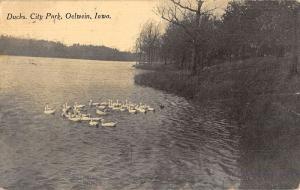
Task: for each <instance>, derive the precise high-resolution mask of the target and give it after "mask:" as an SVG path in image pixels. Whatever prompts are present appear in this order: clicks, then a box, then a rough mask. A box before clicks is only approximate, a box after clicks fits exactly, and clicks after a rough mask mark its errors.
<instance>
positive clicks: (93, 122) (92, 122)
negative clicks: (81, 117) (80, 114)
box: [89, 119, 99, 126]
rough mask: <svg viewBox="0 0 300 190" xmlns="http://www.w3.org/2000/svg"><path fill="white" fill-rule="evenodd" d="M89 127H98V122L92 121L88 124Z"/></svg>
mask: <svg viewBox="0 0 300 190" xmlns="http://www.w3.org/2000/svg"><path fill="white" fill-rule="evenodd" d="M89 125H90V126H98V125H99V122H98V121H94V120H93V119H92V120H91V121H90V122H89Z"/></svg>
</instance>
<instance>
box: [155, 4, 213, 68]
mask: <svg viewBox="0 0 300 190" xmlns="http://www.w3.org/2000/svg"><path fill="white" fill-rule="evenodd" d="M203 4H204V0H193V1H192V2H191V1H190V0H185V1H181V0H169V4H168V5H164V6H159V7H157V10H156V12H157V13H158V14H159V15H160V16H161V17H162V18H163V19H164V20H166V21H168V22H170V23H172V24H175V25H178V26H180V27H181V28H182V29H183V30H184V31H185V33H186V34H187V36H189V38H190V41H191V46H192V47H191V48H192V59H191V62H192V63H191V68H192V74H195V73H196V72H197V69H198V68H197V64H198V62H200V63H201V61H202V60H201V59H202V56H201V54H202V53H201V52H200V55H199V45H200V37H201V25H202V24H201V21H202V17H203V16H204V15H205V16H207V15H209V13H210V12H211V11H213V10H214V9H212V10H206V11H204V10H203ZM206 18H207V17H206ZM186 21H190V22H186ZM202 67H203V64H202V63H201V69H202Z"/></svg>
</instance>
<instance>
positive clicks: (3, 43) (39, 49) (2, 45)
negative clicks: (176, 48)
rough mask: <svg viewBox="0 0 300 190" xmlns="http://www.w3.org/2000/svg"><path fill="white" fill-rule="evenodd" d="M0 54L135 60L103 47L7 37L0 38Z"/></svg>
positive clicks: (126, 54) (131, 54) (124, 53)
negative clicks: (67, 44)
mask: <svg viewBox="0 0 300 190" xmlns="http://www.w3.org/2000/svg"><path fill="white" fill-rule="evenodd" d="M0 54H2V55H19V56H33V57H57V58H72V59H91V60H111V61H134V60H135V54H133V53H130V52H122V51H119V50H117V49H114V48H109V47H105V46H92V45H80V44H73V45H72V46H66V45H64V44H62V43H60V42H52V41H46V40H34V39H19V38H14V37H8V36H0Z"/></svg>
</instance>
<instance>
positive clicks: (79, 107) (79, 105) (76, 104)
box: [74, 102, 85, 109]
mask: <svg viewBox="0 0 300 190" xmlns="http://www.w3.org/2000/svg"><path fill="white" fill-rule="evenodd" d="M84 107H85V105H83V104H78V103H77V102H75V104H74V108H75V109H81V108H84Z"/></svg>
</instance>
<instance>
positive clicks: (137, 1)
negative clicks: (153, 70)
mask: <svg viewBox="0 0 300 190" xmlns="http://www.w3.org/2000/svg"><path fill="white" fill-rule="evenodd" d="M162 1H167V0H97V1H95V0H85V1H82V0H81V1H80V0H66V1H58V0H56V1H53V0H44V1H37V0H0V35H10V36H14V37H21V38H32V39H44V40H50V41H59V42H62V43H64V44H67V45H72V44H74V43H80V44H91V45H105V46H108V47H113V48H117V49H120V50H123V51H130V50H132V49H133V46H134V43H135V39H136V38H137V36H138V33H139V32H140V30H141V28H142V25H143V24H144V23H145V22H147V21H148V20H154V21H156V22H159V23H161V24H162V25H164V24H165V22H164V21H162V19H161V18H160V16H159V15H157V14H156V13H155V11H154V10H155V8H156V7H157V6H158V5H160V4H161V3H162ZM226 4H227V0H208V3H207V7H209V6H217V7H220V8H224V7H225V6H226ZM47 13H49V14H51V16H53V17H51V16H50V15H49V16H48V18H47V19H45V18H46V15H47ZM58 13H59V14H60V16H61V17H62V19H61V20H57V19H54V17H55V16H54V15H57V14H58ZM68 13H70V14H68ZM75 13H77V14H86V15H87V14H89V15H91V17H92V19H66V15H67V14H68V15H74V14H75ZM96 13H97V14H100V15H101V14H104V15H109V18H105V19H95V18H94V16H95V14H96ZM20 14H21V15H22V16H25V17H26V19H12V18H11V17H12V16H11V15H13V16H15V17H14V18H17V17H19V16H18V15H20ZM31 14H33V15H34V16H33V17H32V19H31V18H30V15H31ZM38 14H39V15H42V16H43V19H41V20H38V19H37V18H38V16H36V15H38ZM8 15H9V16H8Z"/></svg>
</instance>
